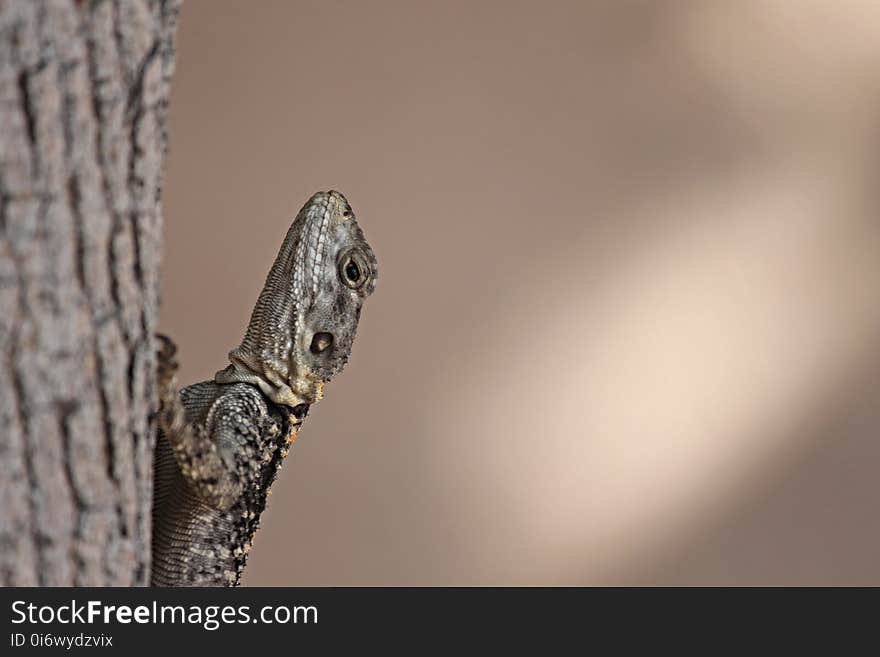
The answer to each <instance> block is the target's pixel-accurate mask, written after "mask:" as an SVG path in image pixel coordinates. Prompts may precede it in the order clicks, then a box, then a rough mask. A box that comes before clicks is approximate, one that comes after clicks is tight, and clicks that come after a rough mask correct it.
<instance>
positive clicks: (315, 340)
mask: <svg viewBox="0 0 880 657" xmlns="http://www.w3.org/2000/svg"><path fill="white" fill-rule="evenodd" d="M332 345H333V336H332V335H331V334H329V333H315V335H314V336H313V337H312V344H311V346H310V347H309V351H311V352H312V353H313V354H322V353H324V352H325V351H327V350H328V349H329V348H330V347H331V346H332Z"/></svg>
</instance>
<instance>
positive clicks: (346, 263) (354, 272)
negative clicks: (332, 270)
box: [339, 250, 370, 290]
mask: <svg viewBox="0 0 880 657" xmlns="http://www.w3.org/2000/svg"><path fill="white" fill-rule="evenodd" d="M369 273H370V267H369V265H368V264H367V261H366V258H364V256H363V254H362V253H361V252H360V251H356V250H353V251H349V252H348V253H345V254H344V255H343V256H342V257H341V258H340V259H339V277H340V278H341V279H342V282H343V283H345V284H346V285H347V286H348V287H350V288H352V289H353V290H356V289H358V288H360V287H363V286H364V284H365V283H366V282H367V279H368V278H369Z"/></svg>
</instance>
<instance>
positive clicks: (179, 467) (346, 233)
mask: <svg viewBox="0 0 880 657" xmlns="http://www.w3.org/2000/svg"><path fill="white" fill-rule="evenodd" d="M377 275H378V271H377V264H376V257H375V255H374V253H373V250H372V248H371V247H370V246H369V244H368V243H367V241H366V239H365V238H364V234H363V232H362V230H361V229H360V227H359V226H358V224H357V221H356V219H355V216H354V212H353V211H352V209H351V206H350V205H349V203H348V201H347V200H346V198H345V197H344V196H343V195H342V194H340V193H339V192H337V191H329V192H318V193H317V194H315V195H314V196H312V197H311V198H310V199H309V201H308V202H307V203H306V204H305V205H304V206H303V208H302V209H301V210H300V211H299V213H298V214H297V216H296V218H295V219H294V221H293V223H292V224H291V225H290V228H289V230H288V231H287V235H286V237H285V238H284V242H283V243H282V245H281V249H280V251H279V253H278V256H277V257H276V259H275V262H274V264H273V265H272V267H271V269H270V271H269V274H268V276H267V278H266V282H265V285H264V287H263V289H262V291H261V292H260V295H259V297H258V299H257V303H256V306H255V307H254V309H253V312H252V314H251V318H250V323H249V324H248V326H247V330H246V331H245V335H244V339H243V340H242V341H241V344H240V345H239V346H238V347H237V348H235V349H233V350H232V351H230V352H229V364H228V365H227V366H226V367H225V368H224V369H221V370H220V371H218V372H217V373H216V375H215V376H214V378H213V380H208V381H202V382H199V383H194V384H192V385H189V386H186V387H184V388H182V389H180V390H179V391H178V389H177V379H176V376H177V369H178V364H177V360H176V358H175V355H176V346H175V345H174V343H173V342H172V341H171V340H170V339H169V338H167V337H166V336H163V335H157V339H158V344H159V347H158V353H157V386H158V390H159V393H158V394H159V410H158V413H157V425H158V437H157V444H156V450H155V455H154V487H153V489H154V492H153V540H152V569H151V578H150V583H151V585H152V586H238V585H239V584H240V582H241V576H242V572H243V571H244V568H245V565H246V563H247V558H248V554H249V552H250V549H251V545H252V542H253V539H254V535H255V533H256V531H257V528H258V527H259V524H260V515H261V513H262V512H263V510H264V509H265V507H266V503H267V498H268V495H269V494H270V487H271V485H272V483H273V482H274V481H275V478H276V477H277V475H278V471H279V468H280V467H281V465H282V463H283V461H284V459H285V457H286V456H287V454H288V452H289V450H290V448H291V446H292V444H293V441H294V440H295V439H296V436H297V433H298V432H299V430H300V428H301V427H302V424H303V421H304V420H305V417H306V415H307V414H308V411H309V408H310V407H311V405H312V404H314V403H315V402H317V401H319V400H320V399H321V398H322V396H323V389H324V384H325V383H327V382H328V381H330V380H331V379H332V378H333V377H334V376H335V375H337V374H338V373H339V372H340V371H341V370H342V369H343V367H344V366H345V364H346V362H347V361H348V358H349V355H350V352H351V347H352V342H353V341H354V337H355V332H356V330H357V325H358V320H359V319H360V314H361V307H362V304H363V302H364V300H365V299H366V298H367V297H368V296H369V295H370V294H371V293H372V292H373V290H374V289H375V285H376V278H377Z"/></svg>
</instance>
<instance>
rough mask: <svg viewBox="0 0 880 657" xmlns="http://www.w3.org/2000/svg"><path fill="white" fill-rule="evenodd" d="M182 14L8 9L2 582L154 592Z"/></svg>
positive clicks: (3, 40)
mask: <svg viewBox="0 0 880 657" xmlns="http://www.w3.org/2000/svg"><path fill="white" fill-rule="evenodd" d="M177 12H178V2H177V0H168V1H161V0H155V1H148V0H120V1H117V2H113V1H109V0H108V1H97V2H76V1H74V0H58V1H33V2H32V1H29V0H5V1H4V0H0V146H2V150H0V583H2V584H4V585H119V586H125V585H136V584H146V583H147V582H148V579H149V567H150V555H149V551H150V505H151V497H152V453H153V446H154V436H155V431H154V426H153V423H154V420H153V413H154V411H155V408H156V391H155V384H154V378H155V376H154V373H155V354H154V352H155V345H154V337H153V334H154V330H155V327H156V324H157V319H158V273H159V262H160V256H161V230H162V213H161V207H160V204H159V197H160V189H161V174H162V170H163V165H164V153H165V143H166V135H165V125H166V113H167V107H168V95H169V82H170V76H171V74H172V71H173V67H174V40H173V39H174V32H175V27H176V22H177Z"/></svg>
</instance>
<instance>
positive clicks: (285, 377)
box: [215, 191, 377, 419]
mask: <svg viewBox="0 0 880 657" xmlns="http://www.w3.org/2000/svg"><path fill="white" fill-rule="evenodd" d="M376 277H377V269H376V256H375V255H374V254H373V250H372V249H371V248H370V245H369V244H367V241H366V240H365V239H364V234H363V232H362V231H361V229H360V227H359V226H358V224H357V221H356V220H355V216H354V212H353V211H352V209H351V206H350V205H349V203H348V201H347V200H346V199H345V197H344V196H343V195H342V194H340V193H339V192H336V191H330V192H318V193H317V194H315V195H314V196H312V198H310V199H309V201H308V202H307V203H306V204H305V205H304V206H303V208H302V209H301V210H300V211H299V214H297V216H296V219H294V221H293V224H291V226H290V229H289V230H288V232H287V237H285V239H284V243H283V244H282V246H281V250H280V252H279V253H278V257H277V258H276V259H275V263H274V264H273V265H272V269H271V270H270V271H269V275H268V277H267V278H266V284H265V286H264V287H263V291H262V292H261V293H260V297H259V299H258V300H257V305H256V306H255V308H254V311H253V313H252V315H251V321H250V324H249V325H248V328H247V332H246V334H245V337H244V340H243V341H242V343H241V345H240V346H239V347H238V348H237V349H234V350H233V351H231V352H230V353H229V360H230V361H231V364H230V365H229V366H228V367H227V368H226V369H224V370H221V371H220V372H217V375H216V376H215V381H217V382H218V383H233V382H240V381H244V382H247V383H252V384H254V385H257V386H259V387H260V389H261V390H262V391H263V393H264V394H266V396H267V397H269V398H270V399H271V400H272V401H274V402H275V403H277V404H281V405H284V406H289V407H291V408H292V409H294V411H295V412H299V413H302V414H304V413H305V411H306V410H307V409H308V405H310V404H313V403H314V402H316V401H318V400H319V399H320V398H321V396H322V390H323V386H324V384H325V383H326V382H327V381H329V380H330V379H332V378H333V377H334V376H335V375H336V374H338V373H339V372H340V371H342V368H343V367H344V366H345V364H346V362H347V361H348V357H349V355H350V353H351V347H352V343H353V342H354V337H355V332H356V331H357V325H358V319H359V318H360V314H361V306H362V305H363V302H364V300H365V299H366V298H367V297H368V296H369V295H370V294H371V293H372V292H373V289H374V288H375V285H376ZM297 417H298V418H299V417H300V416H299V415H297ZM300 419H301V418H300Z"/></svg>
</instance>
